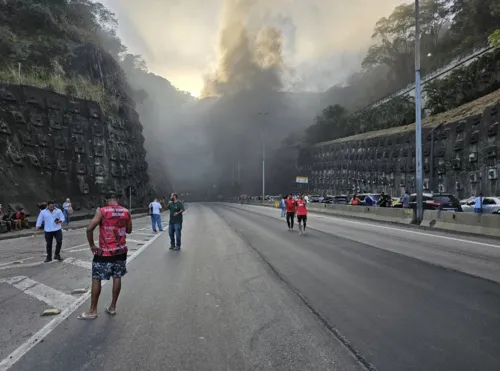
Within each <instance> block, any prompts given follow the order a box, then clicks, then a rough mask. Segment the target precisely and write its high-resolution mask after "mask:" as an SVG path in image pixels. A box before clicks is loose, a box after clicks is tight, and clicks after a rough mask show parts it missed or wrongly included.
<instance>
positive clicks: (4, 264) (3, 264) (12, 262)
mask: <svg viewBox="0 0 500 371" xmlns="http://www.w3.org/2000/svg"><path fill="white" fill-rule="evenodd" d="M30 259H34V257H33V256H30V257H29V258H22V259H18V260H14V261H11V262H8V263H2V264H0V267H4V266H6V265H11V264H14V263H16V262H18V261H24V260H30Z"/></svg>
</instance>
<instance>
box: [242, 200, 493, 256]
mask: <svg viewBox="0 0 500 371" xmlns="http://www.w3.org/2000/svg"><path fill="white" fill-rule="evenodd" d="M249 206H252V207H256V208H261V207H262V206H254V205H249ZM264 215H265V214H264ZM267 215H269V214H267ZM309 216H314V217H315V218H319V219H327V220H337V221H339V222H342V223H349V224H356V225H364V226H370V227H374V228H379V229H386V230H390V231H397V232H404V233H411V234H416V235H420V236H426V237H430V238H433V237H436V238H441V239H444V240H449V241H456V242H463V243H472V244H475V245H481V246H488V247H494V248H497V249H500V245H494V244H491V243H486V242H479V241H473V240H467V239H462V238H456V237H448V236H442V235H439V234H434V233H425V232H418V231H414V230H411V229H409V228H404V227H403V228H397V227H387V226H383V225H380V224H373V223H365V222H357V221H354V220H349V219H347V218H346V219H343V218H337V217H334V216H322V215H316V214H310V215H309ZM276 219H279V218H277V217H276ZM311 228H313V229H314V227H311Z"/></svg>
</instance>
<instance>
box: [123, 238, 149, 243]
mask: <svg viewBox="0 0 500 371" xmlns="http://www.w3.org/2000/svg"><path fill="white" fill-rule="evenodd" d="M129 242H132V243H144V242H145V241H140V240H129V239H128V238H127V243H129Z"/></svg>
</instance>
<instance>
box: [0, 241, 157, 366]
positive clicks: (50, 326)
mask: <svg viewBox="0 0 500 371" xmlns="http://www.w3.org/2000/svg"><path fill="white" fill-rule="evenodd" d="M160 236H161V234H158V235H156V236H154V237H153V238H152V239H150V240H149V241H148V242H147V243H146V244H145V245H144V246H141V248H140V249H139V250H137V251H136V252H134V253H133V254H132V255H131V256H130V257H129V258H128V259H127V263H130V262H131V261H132V260H134V259H135V258H136V257H137V256H138V255H139V254H140V253H142V252H143V251H144V250H146V249H147V248H148V247H149V246H151V244H152V243H153V242H154V241H156V239H157V238H158V237H160ZM106 283H107V281H104V282H103V283H102V285H105V284H106ZM89 298H90V291H89V292H87V293H85V294H83V295H82V296H80V297H79V298H78V299H76V300H75V301H73V303H72V304H70V305H69V306H68V307H67V308H66V309H64V310H63V311H62V312H61V314H60V315H59V316H57V317H55V318H54V319H53V320H52V321H50V322H49V323H47V324H46V325H45V326H44V327H42V329H40V330H39V331H38V332H37V333H36V334H33V335H32V336H31V337H30V338H29V339H28V340H26V341H25V342H24V343H23V344H22V345H21V346H20V347H19V348H17V349H16V350H14V351H13V352H12V353H11V354H9V355H8V356H7V357H5V358H4V359H3V360H2V362H0V371H7V370H8V369H9V368H11V367H12V366H13V365H14V364H15V363H16V362H17V361H19V359H21V357H22V356H24V355H25V354H26V353H28V352H29V351H30V350H31V349H32V348H33V347H34V346H35V345H37V344H38V343H39V342H40V341H42V340H43V339H44V338H45V337H46V336H47V335H48V334H50V333H51V332H52V331H54V330H55V329H56V328H57V326H59V325H60V324H61V323H62V322H63V321H64V320H65V319H66V318H68V317H69V316H70V315H71V314H72V313H73V312H74V311H75V310H77V309H78V308H79V307H80V306H81V305H82V304H83V303H85V302H86V301H87V300H88V299H89Z"/></svg>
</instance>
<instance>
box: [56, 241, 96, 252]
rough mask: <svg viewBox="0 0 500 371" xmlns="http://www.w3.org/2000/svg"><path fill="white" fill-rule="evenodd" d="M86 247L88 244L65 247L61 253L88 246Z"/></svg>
mask: <svg viewBox="0 0 500 371" xmlns="http://www.w3.org/2000/svg"><path fill="white" fill-rule="evenodd" d="M88 245H89V243H88V242H87V243H82V244H81V245H76V246H71V247H66V248H65V249H62V251H68V250H73V249H78V248H79V247H83V246H88ZM89 249H90V248H89Z"/></svg>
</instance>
